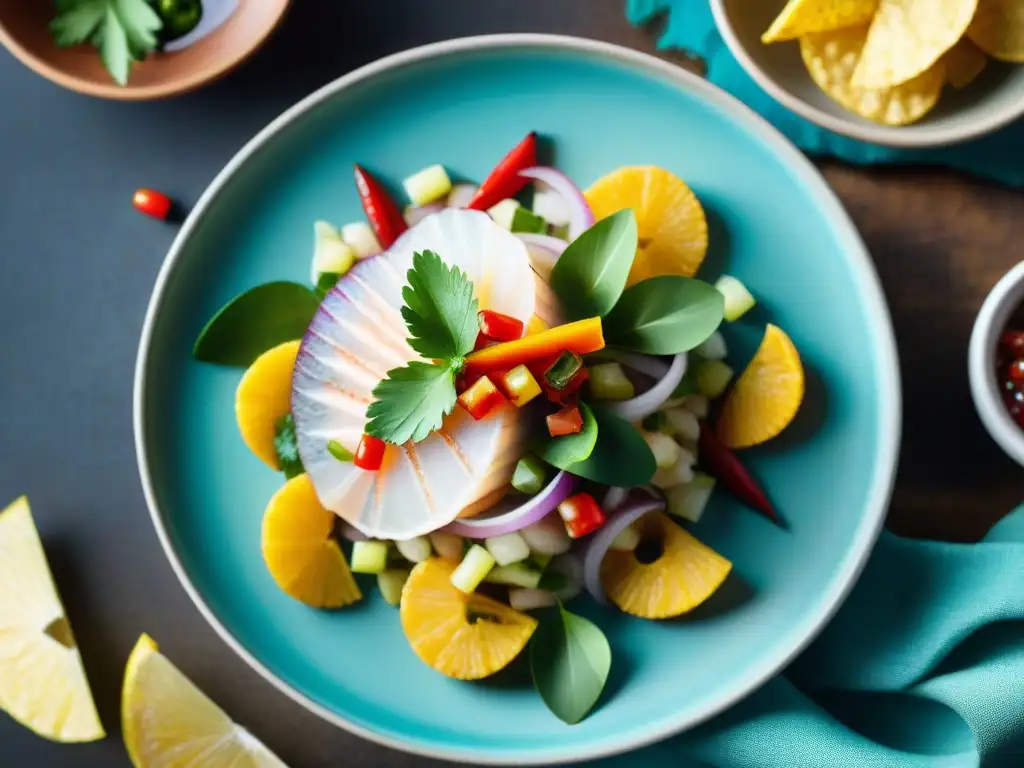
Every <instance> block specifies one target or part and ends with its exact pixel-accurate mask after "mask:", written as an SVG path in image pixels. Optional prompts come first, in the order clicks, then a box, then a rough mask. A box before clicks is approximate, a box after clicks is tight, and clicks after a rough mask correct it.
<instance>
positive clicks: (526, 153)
mask: <svg viewBox="0 0 1024 768" xmlns="http://www.w3.org/2000/svg"><path fill="white" fill-rule="evenodd" d="M536 164H537V134H536V133H535V132H534V131H530V133H528V134H526V138H525V139H523V140H522V141H521V142H519V143H518V144H517V145H516V146H515V148H513V150H512V151H511V152H509V153H508V154H507V155H505V158H504V159H503V160H502V161H501V162H500V163H498V166H497V167H496V168H495V169H494V170H493V171H491V173H490V175H489V176H488V177H487V178H486V179H484V183H483V184H481V185H480V189H478V190H477V191H476V194H475V195H473V199H472V200H470V201H469V205H467V206H466V207H467V208H470V209H472V210H474V211H486V210H487V209H488V208H490V207H491V206H493V205H495V204H496V203H500V202H501V201H502V200H504V199H505V198H506V197H512V196H513V195H514V194H515V193H516V192H518V191H519V190H520V189H522V188H523V187H525V186H526V185H527V184H528V183H529V181H530V180H529V179H527V178H525V177H523V176H520V175H519V172H520V171H525V170H526V169H527V168H532V167H533V166H535V165H536Z"/></svg>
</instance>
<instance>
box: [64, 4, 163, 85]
mask: <svg viewBox="0 0 1024 768" xmlns="http://www.w3.org/2000/svg"><path fill="white" fill-rule="evenodd" d="M162 28H163V21H162V20H161V18H160V16H159V15H158V14H157V12H156V11H155V10H153V8H152V7H150V5H149V3H148V2H147V0H61V1H60V2H58V4H57V16H56V18H54V19H53V21H52V22H51V23H50V32H51V33H52V35H53V39H54V42H56V44H57V45H59V46H62V47H66V46H71V45H78V44H79V43H84V42H86V41H88V42H89V43H91V44H92V45H93V46H95V47H96V48H98V49H99V52H100V58H101V59H102V60H103V65H104V66H105V67H106V68H107V71H108V72H109V73H110V76H111V77H113V78H114V80H115V81H116V82H117V83H118V84H120V85H125V84H126V83H127V82H128V73H129V71H130V70H131V66H132V63H133V62H135V61H142V60H143V59H145V58H146V56H148V55H149V54H150V53H151V52H152V51H154V50H155V49H156V46H157V42H158V41H157V34H156V33H157V32H159V31H160V30H161V29H162Z"/></svg>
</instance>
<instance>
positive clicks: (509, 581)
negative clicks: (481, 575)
mask: <svg viewBox="0 0 1024 768" xmlns="http://www.w3.org/2000/svg"><path fill="white" fill-rule="evenodd" d="M543 573H544V571H543V569H541V568H539V567H534V565H533V564H532V563H531V562H530V561H524V562H519V563H512V564H511V565H504V566H502V565H499V566H498V567H497V568H494V569H493V570H491V572H490V573H488V574H487V577H486V578H485V579H484V581H486V582H487V583H489V584H504V585H506V586H509V587H525V588H527V589H535V588H536V587H537V585H538V584H540V579H541V576H542V575H543Z"/></svg>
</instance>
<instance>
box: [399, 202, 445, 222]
mask: <svg viewBox="0 0 1024 768" xmlns="http://www.w3.org/2000/svg"><path fill="white" fill-rule="evenodd" d="M443 210H444V206H443V205H442V204H441V203H429V204H427V205H419V206H416V205H410V206H408V207H407V208H406V209H405V211H404V212H403V213H402V218H403V219H405V223H406V224H408V225H409V226H410V227H415V226H416V225H417V224H419V223H420V222H421V221H423V220H424V219H425V218H427V216H430V215H431V214H433V213H438V212H440V211H443Z"/></svg>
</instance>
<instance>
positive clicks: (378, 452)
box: [352, 435, 387, 472]
mask: <svg viewBox="0 0 1024 768" xmlns="http://www.w3.org/2000/svg"><path fill="white" fill-rule="evenodd" d="M385 448H387V443H385V442H384V441H383V440H381V439H380V438H379V437H374V436H373V435H363V436H362V438H360V440H359V446H358V447H357V448H356V455H355V457H354V458H353V459H352V463H353V464H355V465H356V466H357V467H359V468H360V469H365V470H367V471H368V472H376V471H377V470H378V469H380V465H381V464H383V463H384V449H385Z"/></svg>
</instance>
